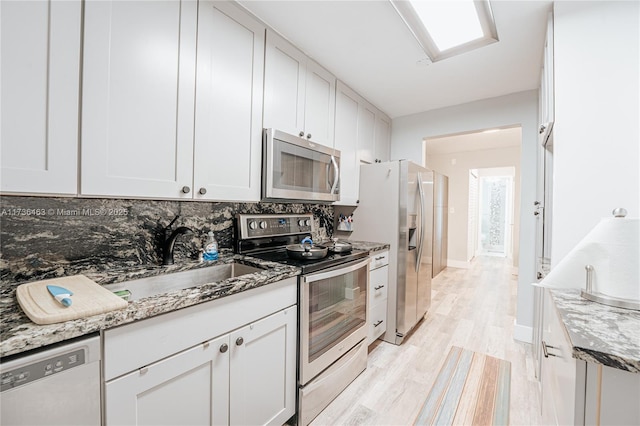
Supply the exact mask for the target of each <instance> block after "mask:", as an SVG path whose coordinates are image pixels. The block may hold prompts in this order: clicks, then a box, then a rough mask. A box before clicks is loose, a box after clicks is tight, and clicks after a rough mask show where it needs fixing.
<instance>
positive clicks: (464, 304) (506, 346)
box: [311, 257, 541, 426]
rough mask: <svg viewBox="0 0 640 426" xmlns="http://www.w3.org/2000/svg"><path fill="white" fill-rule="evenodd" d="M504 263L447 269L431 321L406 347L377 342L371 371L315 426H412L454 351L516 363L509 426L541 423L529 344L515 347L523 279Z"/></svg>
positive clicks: (492, 260) (436, 283)
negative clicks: (519, 287) (519, 284)
mask: <svg viewBox="0 0 640 426" xmlns="http://www.w3.org/2000/svg"><path fill="white" fill-rule="evenodd" d="M511 271H512V268H511V266H508V265H507V263H506V261H505V260H504V259H503V258H499V257H479V258H477V259H476V260H474V261H473V262H472V265H471V268H470V269H454V268H447V269H445V270H444V271H443V272H441V273H440V275H438V276H437V277H436V278H435V279H434V280H433V283H432V302H431V308H430V309H429V312H428V313H427V315H426V316H425V319H424V320H423V321H422V322H421V323H420V324H419V325H418V328H417V329H416V330H415V331H414V332H413V333H412V334H411V335H410V336H409V337H408V339H405V341H404V343H403V344H402V345H400V346H396V345H392V344H389V343H386V342H382V341H380V340H378V341H377V342H376V343H374V344H372V345H371V347H370V348H369V359H368V366H367V369H366V370H365V371H364V372H363V373H362V374H361V375H360V376H358V378H357V379H356V380H355V381H354V382H353V383H352V384H351V385H350V386H349V387H348V388H347V389H345V391H344V392H342V394H340V395H339V396H338V397H337V398H336V399H335V400H334V401H333V402H332V403H331V404H330V405H329V406H328V407H327V408H326V409H325V410H324V411H323V412H322V413H320V415H319V416H318V417H317V418H316V419H315V420H314V421H313V422H312V423H311V426H321V425H409V424H412V423H413V420H414V419H415V418H416V416H417V415H418V412H419V411H420V408H421V407H422V404H423V402H424V401H425V399H426V398H427V395H428V393H429V390H430V389H431V385H432V384H433V382H434V381H435V378H436V376H437V374H438V372H439V370H440V366H441V365H442V363H443V361H444V359H445V357H446V355H447V353H448V352H449V348H450V347H451V346H452V345H455V346H459V347H461V348H465V349H470V350H473V351H476V352H481V353H484V354H487V355H491V356H494V357H496V358H501V359H505V360H507V361H510V362H511V399H510V424H512V425H535V424H540V423H541V419H540V414H539V413H540V402H539V396H538V382H537V381H536V379H535V373H534V364H533V358H532V353H531V345H529V344H525V343H521V342H517V341H514V340H513V338H512V336H513V324H514V318H515V307H516V290H517V276H515V275H513V274H512V273H511Z"/></svg>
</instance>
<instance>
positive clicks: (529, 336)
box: [513, 319, 533, 343]
mask: <svg viewBox="0 0 640 426" xmlns="http://www.w3.org/2000/svg"><path fill="white" fill-rule="evenodd" d="M513 338H514V340H518V341H520V342H525V343H533V327H528V326H525V325H519V324H518V323H517V322H516V320H515V319H514V320H513Z"/></svg>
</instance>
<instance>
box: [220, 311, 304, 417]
mask: <svg viewBox="0 0 640 426" xmlns="http://www.w3.org/2000/svg"><path fill="white" fill-rule="evenodd" d="M296 327H297V309H296V306H292V307H290V308H287V309H285V310H283V311H280V312H277V313H275V314H273V315H271V316H269V317H267V318H264V319H262V320H260V321H256V322H255V323H252V324H249V325H248V326H246V327H243V328H241V329H239V330H236V331H234V332H232V333H231V335H230V342H231V343H230V345H231V359H230V365H231V368H230V376H231V383H230V394H231V397H230V404H231V405H230V407H231V408H230V424H232V425H263V424H283V423H284V422H286V421H287V420H288V419H289V418H290V417H291V416H292V415H293V414H294V413H295V401H296V395H295V394H296V333H297V332H296Z"/></svg>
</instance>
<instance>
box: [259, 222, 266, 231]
mask: <svg viewBox="0 0 640 426" xmlns="http://www.w3.org/2000/svg"><path fill="white" fill-rule="evenodd" d="M260 229H267V222H266V221H264V220H261V221H260Z"/></svg>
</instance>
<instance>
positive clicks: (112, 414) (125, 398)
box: [105, 335, 229, 425]
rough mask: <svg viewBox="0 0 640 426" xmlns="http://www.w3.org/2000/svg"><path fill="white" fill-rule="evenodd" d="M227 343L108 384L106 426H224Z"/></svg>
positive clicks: (207, 346) (206, 346) (225, 339)
mask: <svg viewBox="0 0 640 426" xmlns="http://www.w3.org/2000/svg"><path fill="white" fill-rule="evenodd" d="M228 339H229V336H228V335H225V336H223V337H220V338H217V339H214V340H211V341H209V342H207V343H204V344H202V345H198V346H196V347H194V348H191V349H188V350H186V351H184V352H180V353H178V354H176V355H173V356H171V357H169V358H166V359H163V360H161V361H158V362H156V363H153V364H151V365H149V366H147V367H144V368H141V369H140V370H136V371H134V372H132V373H129V374H127V375H126V376H122V377H120V378H117V379H114V380H112V381H110V382H107V384H106V385H105V420H106V424H107V425H159V424H165V425H196V424H197V425H214V424H215V425H219V424H228V422H229V417H228V411H229V408H228V407H229V405H228V404H229V399H228V397H229V394H228V386H229V340H228ZM225 346H226V347H225Z"/></svg>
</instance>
